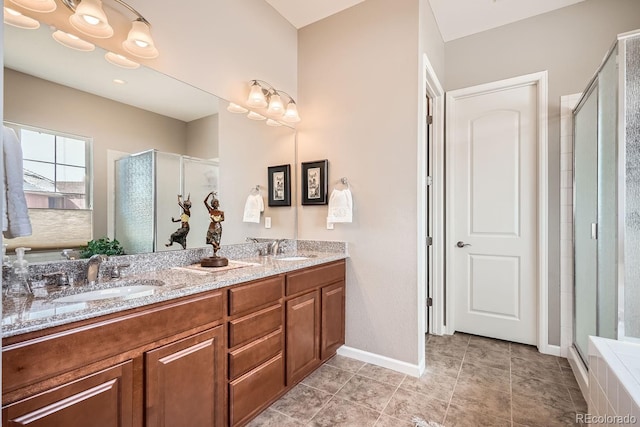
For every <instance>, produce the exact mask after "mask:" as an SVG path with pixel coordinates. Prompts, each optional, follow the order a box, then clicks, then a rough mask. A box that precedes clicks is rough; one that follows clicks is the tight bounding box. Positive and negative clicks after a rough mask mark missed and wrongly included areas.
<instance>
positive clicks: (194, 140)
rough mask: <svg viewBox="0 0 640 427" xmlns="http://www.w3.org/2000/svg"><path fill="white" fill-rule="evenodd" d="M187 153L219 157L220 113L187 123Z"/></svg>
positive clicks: (194, 155) (205, 156) (195, 155)
mask: <svg viewBox="0 0 640 427" xmlns="http://www.w3.org/2000/svg"><path fill="white" fill-rule="evenodd" d="M186 154H187V155H188V156H192V157H200V158H201V159H215V158H217V157H218V114H212V115H211V116H207V117H203V118H201V119H198V120H193V121H190V122H189V123H187V146H186Z"/></svg>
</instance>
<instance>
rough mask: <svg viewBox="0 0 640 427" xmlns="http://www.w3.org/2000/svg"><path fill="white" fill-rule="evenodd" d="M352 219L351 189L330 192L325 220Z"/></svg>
mask: <svg viewBox="0 0 640 427" xmlns="http://www.w3.org/2000/svg"><path fill="white" fill-rule="evenodd" d="M352 220H353V198H352V196H351V190H349V189H348V188H347V189H344V190H336V189H334V190H333V191H332V192H331V196H330V197H329V216H327V222H331V223H336V222H352Z"/></svg>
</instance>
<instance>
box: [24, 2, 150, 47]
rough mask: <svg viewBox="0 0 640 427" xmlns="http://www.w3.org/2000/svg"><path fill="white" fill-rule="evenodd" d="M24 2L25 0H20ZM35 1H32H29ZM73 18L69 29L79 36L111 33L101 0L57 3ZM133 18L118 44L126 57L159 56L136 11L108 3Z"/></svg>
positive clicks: (103, 35)
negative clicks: (76, 31) (125, 53)
mask: <svg viewBox="0 0 640 427" xmlns="http://www.w3.org/2000/svg"><path fill="white" fill-rule="evenodd" d="M21 1H25V0H21ZM31 1H35V0H31ZM61 1H62V3H63V4H64V5H65V6H67V8H69V9H70V10H71V11H73V15H71V16H70V17H69V22H70V23H71V25H72V26H73V27H74V28H75V29H76V30H78V31H80V32H81V33H82V34H85V35H88V36H91V37H95V38H109V37H111V36H113V34H114V31H113V28H112V27H111V25H109V20H108V17H107V15H106V13H105V11H104V9H103V8H102V0H61ZM111 1H113V2H115V3H117V4H119V5H120V6H122V7H123V8H125V9H127V10H128V11H129V12H131V13H132V14H134V15H135V19H134V20H133V21H132V22H131V29H130V30H129V33H128V35H127V38H126V40H125V41H124V42H122V48H123V49H124V50H125V51H126V52H127V53H129V54H131V55H133V56H135V57H138V58H142V59H153V58H157V57H158V55H159V52H158V49H157V48H156V46H155V43H154V41H153V38H152V37H151V24H150V23H149V21H147V20H146V19H145V18H144V16H142V15H141V14H140V13H139V12H138V11H137V10H135V9H134V8H133V7H131V6H129V4H127V3H125V2H124V1H123V0H111Z"/></svg>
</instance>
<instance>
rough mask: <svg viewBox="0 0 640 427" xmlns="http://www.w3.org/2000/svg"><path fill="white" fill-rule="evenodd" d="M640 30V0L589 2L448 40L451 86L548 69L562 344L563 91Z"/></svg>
mask: <svg viewBox="0 0 640 427" xmlns="http://www.w3.org/2000/svg"><path fill="white" fill-rule="evenodd" d="M637 28H640V2H639V1H637V0H587V1H585V2H582V3H577V4H575V5H573V6H569V7H566V8H563V9H559V10H556V11H554V12H550V13H546V14H544V15H540V16H536V17H533V18H530V19H526V20H524V21H519V22H516V23H513V24H510V25H506V26H503V27H500V28H496V29H493V30H490V31H485V32H482V33H479V34H476V35H472V36H468V37H464V38H462V39H458V40H454V41H451V42H447V43H446V45H445V61H446V64H447V65H446V77H445V82H446V84H445V86H446V87H445V89H446V90H453V89H459V88H462V87H467V86H472V85H477V84H482V83H487V82H491V81H495V80H500V79H505V78H509V77H514V76H518V75H522V74H528V73H533V72H536V71H542V70H548V71H549V246H550V251H549V343H550V344H555V345H559V344H560V160H561V159H560V96H562V95H568V94H572V93H576V92H581V91H582V90H583V89H584V88H585V86H586V84H587V83H588V81H589V80H590V79H591V77H592V76H593V74H594V73H595V71H596V69H597V68H598V66H599V65H600V63H601V61H602V59H603V58H604V55H605V53H606V52H607V50H608V49H609V47H610V46H611V45H612V44H613V42H614V39H615V36H616V34H618V33H622V32H626V31H630V30H634V29H637Z"/></svg>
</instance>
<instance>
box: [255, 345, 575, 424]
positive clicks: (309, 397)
mask: <svg viewBox="0 0 640 427" xmlns="http://www.w3.org/2000/svg"><path fill="white" fill-rule="evenodd" d="M426 348H427V370H426V372H425V374H424V375H423V376H422V377H421V378H414V377H411V376H407V375H404V374H401V373H398V372H395V371H391V370H389V369H384V368H380V367H378V366H375V365H369V364H365V363H362V362H359V361H357V360H353V359H349V358H346V357H342V356H335V357H334V358H332V359H331V360H329V361H327V363H325V364H324V365H323V366H321V367H320V368H319V369H318V370H317V371H315V372H314V373H313V374H311V375H310V376H309V377H307V378H306V379H305V380H303V381H302V383H300V384H298V385H297V386H296V387H294V388H293V389H292V390H291V391H289V392H288V393H287V394H286V395H284V396H283V397H282V398H280V400H278V401H277V402H275V403H274V404H273V405H271V407H269V408H268V409H267V410H266V411H264V412H263V413H262V414H260V415H259V416H258V417H257V418H256V419H254V420H253V421H252V422H251V423H250V424H249V426H251V427H256V426H273V427H290V426H324V427H336V426H354V427H356V426H357V427H363V426H378V427H386V426H393V427H404V426H406V427H413V426H414V424H413V423H411V418H412V417H413V416H418V417H420V418H422V419H424V420H427V421H435V422H438V423H442V424H444V425H445V426H447V427H449V426H452V427H453V426H462V427H467V426H468V427H484V426H487V427H502V426H505V427H507V426H508V427H525V426H529V427H536V426H543V427H553V426H572V425H576V424H575V422H574V420H575V414H576V412H586V411H587V405H586V403H585V401H584V399H583V398H582V395H581V393H580V390H579V388H578V384H577V383H576V380H575V378H574V376H573V373H572V372H571V368H570V367H569V364H568V362H567V360H566V359H563V358H559V357H554V356H548V355H543V354H540V353H538V351H537V349H535V348H534V347H531V346H526V345H521V344H513V343H509V342H505V341H498V340H493V339H488V338H482V337H476V336H473V335H465V334H458V333H456V334H455V335H452V336H442V337H440V336H434V335H430V336H429V338H428V340H427V346H426Z"/></svg>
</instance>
